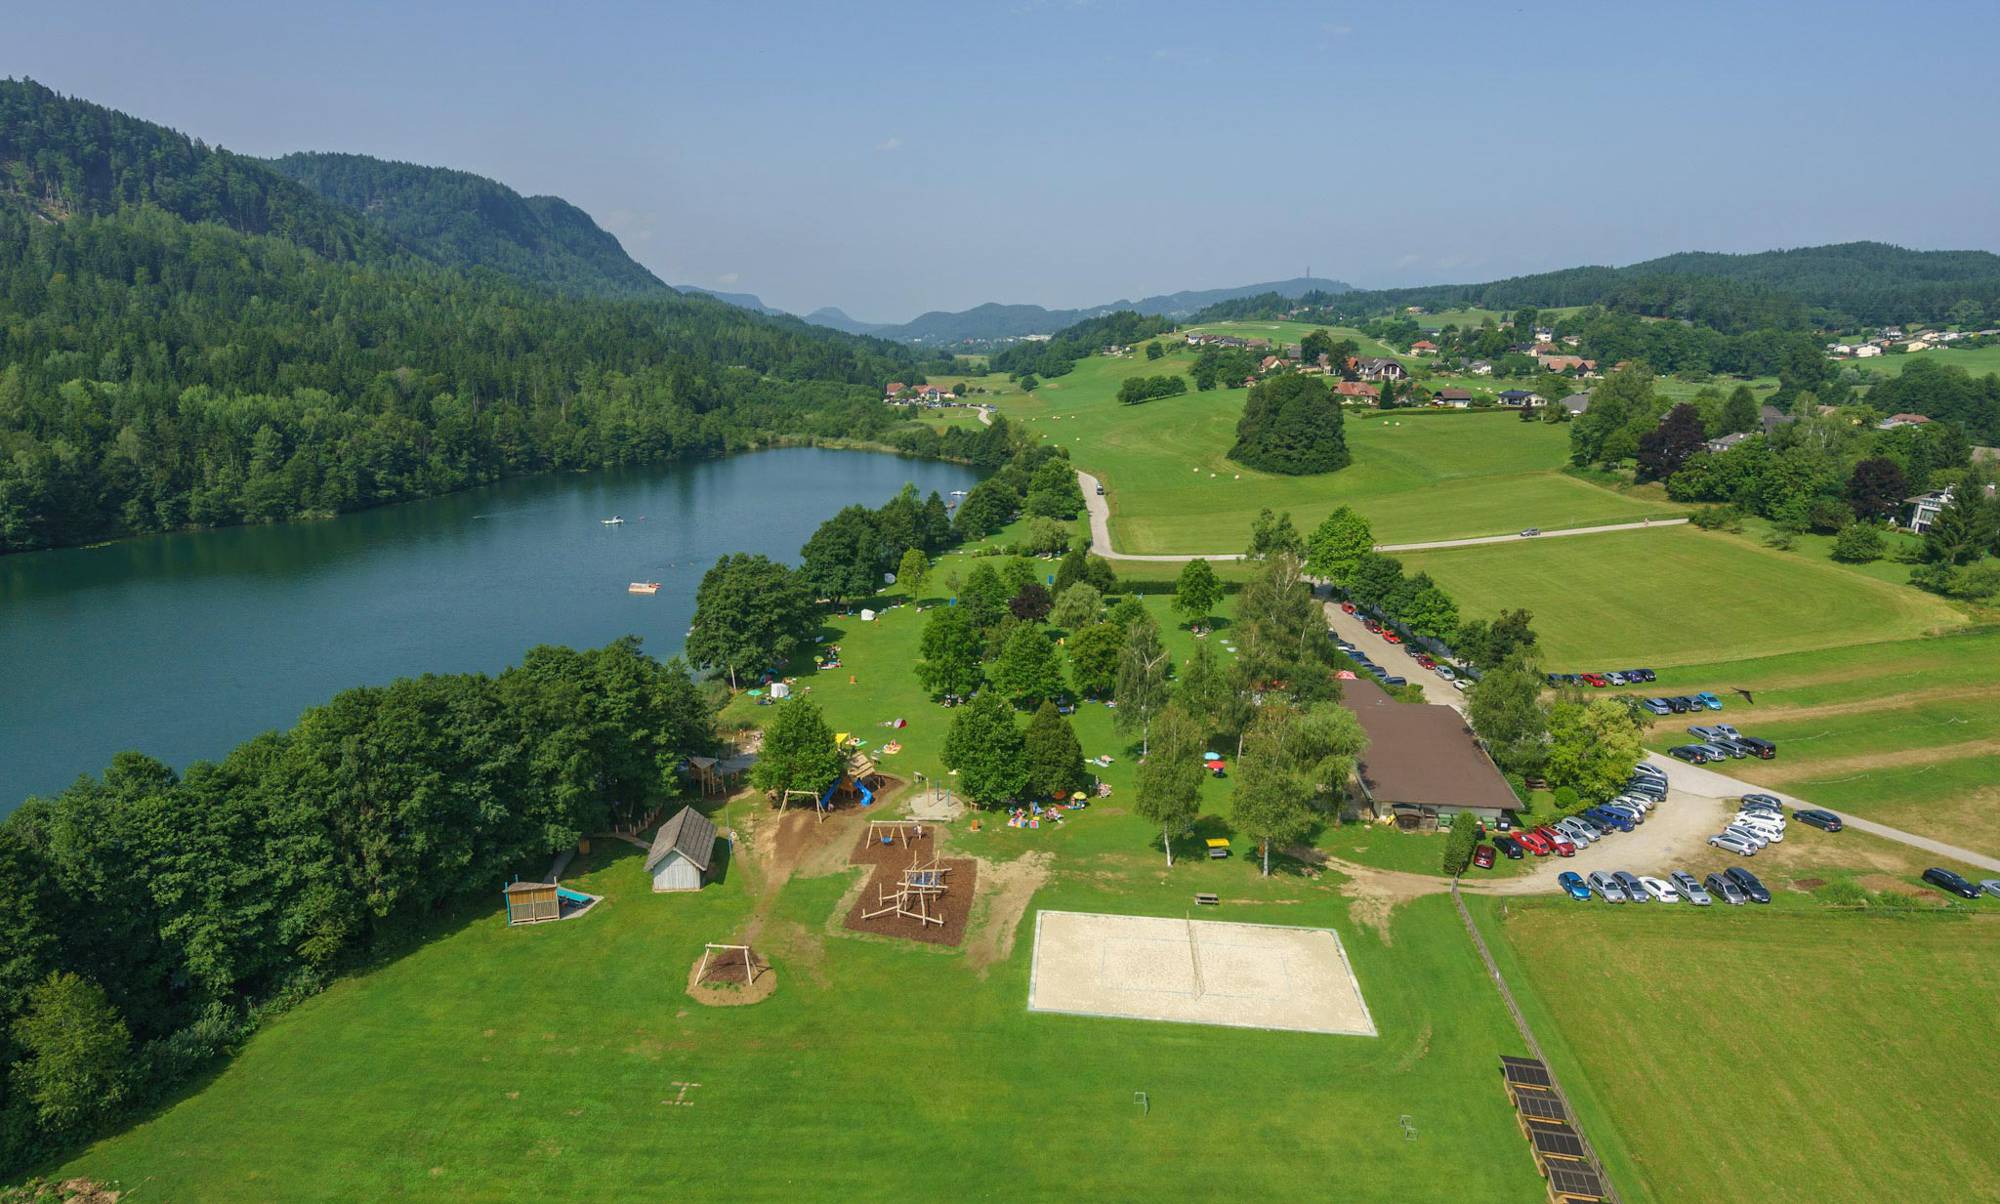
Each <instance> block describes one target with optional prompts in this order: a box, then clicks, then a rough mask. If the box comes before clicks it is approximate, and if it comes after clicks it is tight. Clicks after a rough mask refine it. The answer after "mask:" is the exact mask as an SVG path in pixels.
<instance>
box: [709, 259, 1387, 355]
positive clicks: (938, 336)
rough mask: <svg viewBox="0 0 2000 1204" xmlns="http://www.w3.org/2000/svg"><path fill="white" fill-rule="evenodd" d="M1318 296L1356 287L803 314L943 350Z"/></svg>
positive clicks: (1306, 281) (744, 304) (740, 298)
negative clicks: (904, 316)
mask: <svg viewBox="0 0 2000 1204" xmlns="http://www.w3.org/2000/svg"><path fill="white" fill-rule="evenodd" d="M680 288H681V291H683V292H698V293H706V294H708V295H709V296H711V297H714V298H716V299H717V300H720V301H727V302H728V303H729V304H731V305H735V306H740V307H741V308H743V309H748V310H754V311H756V312H757V313H763V314H778V313H782V312H784V311H782V310H777V309H772V308H771V307H770V306H767V305H765V304H764V302H763V301H762V300H761V299H760V298H758V297H756V296H755V295H753V294H750V293H718V292H716V291H714V290H713V289H705V288H698V287H696V286H694V285H686V284H684V285H681V286H680ZM1315 291H1317V292H1322V293H1327V294H1339V293H1346V292H1351V291H1353V286H1352V285H1350V284H1346V283H1344V282H1342V281H1339V280H1323V279H1320V278H1319V277H1316V276H1297V277H1294V278H1292V279H1290V280H1273V281H1269V282H1266V283H1263V284H1246V285H1242V286H1239V287H1237V288H1208V289H1187V290H1183V291H1181V292H1178V293H1162V294H1159V295H1157V296H1152V297H1142V298H1140V299H1139V300H1137V301H1127V300H1119V301H1111V302H1107V303H1106V304H1103V305H1093V306H1090V307H1088V308H1086V309H1047V308H1044V307H1043V306H1040V305H1002V304H1000V303H998V302H993V301H989V302H987V303H986V304H984V305H975V306H973V307H972V308H971V309H965V310H959V311H956V312H947V311H945V310H932V311H930V312H929V313H926V314H921V315H919V316H917V317H915V318H912V319H911V320H909V321H908V322H900V323H898V322H863V321H861V320H860V319H858V318H851V317H849V316H847V314H845V313H844V312H842V311H841V310H839V309H836V308H834V307H832V306H826V307H824V308H822V309H816V310H814V311H812V312H811V313H809V314H806V315H804V319H805V321H807V322H810V323H812V324H813V325H815V326H827V327H831V328H832V329H834V330H843V331H846V332H847V333H848V334H866V335H874V336H875V337H877V338H883V339H894V340H896V341H897V342H901V343H923V344H927V345H932V346H944V345H948V344H951V343H961V342H975V341H988V340H998V339H1018V338H1021V337H1023V336H1025V335H1031V334H1054V333H1055V332H1056V331H1058V330H1061V329H1063V328H1064V327H1067V326H1074V325H1076V324H1077V323H1078V322H1082V321H1084V320H1086V319H1088V318H1100V317H1103V316H1104V315H1105V314H1108V313H1116V312H1118V311H1119V310H1133V311H1135V312H1137V313H1142V314H1152V315H1157V316H1160V317H1168V318H1185V317H1188V316H1190V315H1192V314H1194V313H1195V312H1196V311H1198V310H1200V309H1203V308H1205V307H1207V306H1210V305H1214V304H1216V303H1217V302H1220V301H1233V300H1235V299H1237V298H1239V297H1254V296H1258V295H1261V294H1264V293H1277V294H1280V295H1282V296H1286V297H1303V296H1305V295H1306V294H1307V293H1309V292H1315Z"/></svg>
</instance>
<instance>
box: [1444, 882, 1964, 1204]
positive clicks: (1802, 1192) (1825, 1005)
mask: <svg viewBox="0 0 2000 1204" xmlns="http://www.w3.org/2000/svg"><path fill="white" fill-rule="evenodd" d="M1472 902H1473V905H1474V907H1475V914H1478V915H1481V916H1482V917H1483V919H1482V926H1483V927H1484V929H1485V931H1486V932H1487V933H1488V935H1489V940H1490V938H1491V936H1492V935H1493V934H1494V933H1496V932H1497V933H1498V934H1499V935H1500V936H1501V937H1502V940H1501V941H1500V942H1499V943H1498V944H1499V946H1500V947H1499V948H1496V951H1495V952H1496V957H1499V958H1500V959H1501V962H1502V969H1503V972H1505V973H1507V975H1508V980H1509V982H1510V983H1511V984H1512V985H1513V987H1514V990H1515V992H1516V994H1517V996H1519V997H1520V999H1521V1002H1522V1004H1523V1007H1524V1009H1525V1010H1526V1011H1527V1013H1528V1015H1529V1019H1530V1022H1531V1023H1533V1024H1534V1025H1535V1029H1536V1033H1537V1035H1538V1036H1541V1037H1542V1038H1543V1040H1544V1043H1545V1046H1547V1052H1548V1053H1549V1055H1550V1057H1551V1058H1552V1059H1553V1060H1554V1062H1555V1065H1556V1069H1557V1072H1558V1073H1559V1074H1560V1075H1562V1076H1563V1078H1564V1083H1565V1086H1567V1087H1569V1088H1570V1090H1571V1093H1572V1095H1573V1096H1574V1097H1576V1100H1575V1102H1576V1103H1577V1106H1578V1110H1579V1113H1580V1115H1581V1117H1582V1119H1583V1122H1584V1124H1585V1127H1586V1131H1588V1132H1589V1133H1590V1135H1591V1137H1592V1140H1593V1141H1594V1142H1595V1143H1597V1144H1598V1145H1599V1146H1600V1147H1601V1148H1602V1149H1603V1152H1604V1154H1605V1156H1606V1158H1607V1160H1608V1161H1609V1162H1610V1164H1611V1170H1612V1173H1613V1175H1614V1178H1615V1181H1616V1182H1617V1184H1618V1187H1619V1189H1620V1190H1621V1192H1622V1193H1623V1194H1624V1196H1625V1198H1626V1199H1628V1200H1634V1201H1645V1200H1660V1201H1670V1200H1702V1199H1732V1200H1798V1201H1820V1200H1911V1199H1927V1198H1940V1197H1942V1198H1977V1197H1980V1196H1981V1195H1982V1194H1983V1193H1984V1192H1985V1191H1986V1190H1987V1189H1988V1188H1990V1187H1991V1185H1992V1184H1994V1183H1996V1182H2000V1113H1996V1112H1995V1111H1994V1110H1993V1109H1992V1108H1990V1107H1985V1106H1983V1101H1984V1098H1985V1095H1984V1085H1986V1084H1989V1083H1991V1082H1993V1081H1994V1079H1995V1078H1996V1076H2000V1043H1996V1042H1994V1041H1993V1040H1992V1039H1991V1030H1992V983H1993V982H1994V980H1995V977H1996V975H2000V915H1977V914H1975V915H1969V916H1965V915H1912V916H1873V915H1866V914H1857V913H1844V912H1828V911H1825V910H1786V909H1778V908H1750V907H1745V908H1725V907H1711V908H1708V909H1705V910H1703V909H1695V908H1689V907H1686V906H1684V905H1683V906H1677V907H1645V908H1632V907H1623V908H1612V907H1601V906H1575V907H1570V906H1564V905H1563V904H1561V903H1559V902H1556V901H1553V900H1550V901H1541V900H1536V901H1532V902H1521V901H1506V902H1504V903H1503V902H1502V901H1500V900H1474V901H1472ZM1550 1034H1553V1038H1551V1036H1550Z"/></svg>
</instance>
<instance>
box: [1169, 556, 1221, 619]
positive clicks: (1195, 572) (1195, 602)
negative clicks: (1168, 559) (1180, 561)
mask: <svg viewBox="0 0 2000 1204" xmlns="http://www.w3.org/2000/svg"><path fill="white" fill-rule="evenodd" d="M1221 600H1222V582H1221V581H1219V580H1217V579H1216V576H1215V570H1214V569H1213V568H1211V567H1210V566H1209V563H1208V561H1206V560H1203V559H1201V558H1200V557H1199V556H1197V557H1196V558H1194V559H1193V560H1190V561H1188V562H1187V565H1186V567H1184V568H1182V569H1181V575H1180V579H1179V580H1178V581H1176V582H1175V583H1174V609H1175V610H1177V611H1179V612H1180V613H1181V614H1183V615H1185V616H1186V617H1187V619H1188V621H1189V622H1190V623H1192V624H1193V625H1194V626H1196V627H1199V626H1201V624H1202V623H1203V622H1204V621H1205V620H1206V619H1207V618H1208V616H1209V615H1211V614H1213V613H1215V604H1216V603H1217V602H1220V601H1221Z"/></svg>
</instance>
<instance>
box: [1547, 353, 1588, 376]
mask: <svg viewBox="0 0 2000 1204" xmlns="http://www.w3.org/2000/svg"><path fill="white" fill-rule="evenodd" d="M1535 362H1536V363H1538V364H1540V365H1541V366H1542V371H1544V372H1572V371H1574V372H1578V373H1584V372H1595V371H1597V361H1596V360H1587V359H1585V358H1583V357H1582V356H1580V355H1537V356H1536V357H1535Z"/></svg>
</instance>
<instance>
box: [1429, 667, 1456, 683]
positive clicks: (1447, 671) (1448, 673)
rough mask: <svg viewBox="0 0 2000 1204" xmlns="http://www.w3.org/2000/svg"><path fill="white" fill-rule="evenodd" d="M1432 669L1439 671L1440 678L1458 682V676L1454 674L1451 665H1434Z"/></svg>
mask: <svg viewBox="0 0 2000 1204" xmlns="http://www.w3.org/2000/svg"><path fill="white" fill-rule="evenodd" d="M1430 667H1431V668H1432V669H1435V670H1436V671H1437V675H1438V676H1439V677H1442V678H1444V679H1445V680H1446V681H1457V680H1458V674H1457V673H1454V672H1452V668H1451V666H1450V665H1432V666H1430Z"/></svg>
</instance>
